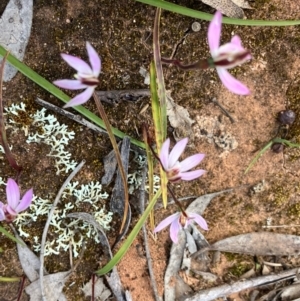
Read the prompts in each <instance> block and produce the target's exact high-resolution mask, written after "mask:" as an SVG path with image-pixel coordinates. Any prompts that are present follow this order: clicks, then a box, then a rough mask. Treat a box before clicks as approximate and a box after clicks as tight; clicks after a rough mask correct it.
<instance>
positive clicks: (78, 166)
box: [39, 160, 85, 301]
mask: <svg viewBox="0 0 300 301" xmlns="http://www.w3.org/2000/svg"><path fill="white" fill-rule="evenodd" d="M84 163H85V160H83V161H81V163H80V164H79V165H77V167H76V168H75V169H74V170H73V172H72V173H71V174H70V175H69V176H68V178H67V179H66V181H65V182H64V183H63V185H62V186H61V188H60V190H59V192H58V194H57V196H56V198H55V200H54V202H53V204H52V208H51V210H50V212H49V214H48V219H47V221H46V224H45V227H44V231H43V235H42V240H41V253H40V272H39V277H40V288H41V295H42V300H43V301H46V296H45V291H44V283H43V277H44V249H45V243H46V239H47V233H48V229H49V226H50V222H51V219H52V216H53V213H54V210H55V209H56V206H57V204H58V202H59V200H60V197H61V195H62V193H63V192H64V190H65V188H66V187H67V185H68V184H69V183H70V181H71V180H72V179H73V178H74V177H75V175H76V174H77V173H78V172H79V170H80V169H81V168H82V166H83V165H84Z"/></svg>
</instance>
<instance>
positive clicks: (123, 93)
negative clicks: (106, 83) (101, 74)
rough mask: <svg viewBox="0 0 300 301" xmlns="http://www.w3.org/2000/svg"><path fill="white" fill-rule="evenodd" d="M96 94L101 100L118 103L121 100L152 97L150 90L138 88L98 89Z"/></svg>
mask: <svg viewBox="0 0 300 301" xmlns="http://www.w3.org/2000/svg"><path fill="white" fill-rule="evenodd" d="M96 94H97V95H98V97H99V98H100V99H101V101H104V102H106V103H109V104H113V105H116V104H118V103H119V102H121V101H127V102H136V101H139V100H141V99H142V98H144V97H150V90H149V89H137V90H110V91H96Z"/></svg>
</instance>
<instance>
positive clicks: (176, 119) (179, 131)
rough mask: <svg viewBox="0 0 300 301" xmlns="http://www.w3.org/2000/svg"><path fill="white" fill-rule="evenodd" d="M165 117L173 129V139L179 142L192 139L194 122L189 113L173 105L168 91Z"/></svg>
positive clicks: (173, 102)
mask: <svg viewBox="0 0 300 301" xmlns="http://www.w3.org/2000/svg"><path fill="white" fill-rule="evenodd" d="M167 116H168V117H169V121H170V124H171V126H172V127H173V128H174V138H175V139H176V140H180V139H181V138H184V137H189V138H190V139H193V136H194V133H193V130H192V124H193V123H194V122H195V121H194V120H192V119H191V118H190V114H189V112H188V111H187V110H186V109H185V108H184V107H182V106H179V105H178V104H176V103H175V101H174V100H173V98H172V97H171V93H170V91H167Z"/></svg>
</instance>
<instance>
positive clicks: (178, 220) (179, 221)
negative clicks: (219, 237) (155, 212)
mask: <svg viewBox="0 0 300 301" xmlns="http://www.w3.org/2000/svg"><path fill="white" fill-rule="evenodd" d="M192 222H196V223H197V224H198V225H199V226H200V227H201V228H202V229H204V230H208V226H207V223H206V221H205V219H204V218H203V217H202V216H201V215H199V214H197V213H186V212H176V213H174V214H172V215H170V216H168V217H167V218H165V219H164V220H162V221H161V222H160V223H159V224H158V225H157V227H156V228H155V229H154V231H153V232H154V233H157V232H159V231H161V230H162V229H164V228H166V227H167V226H169V225H171V226H170V237H171V239H172V241H173V242H174V243H175V244H176V243H178V233H179V230H180V229H182V228H186V227H187V226H188V225H190V224H191V223H192Z"/></svg>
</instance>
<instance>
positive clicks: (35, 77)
mask: <svg viewBox="0 0 300 301" xmlns="http://www.w3.org/2000/svg"><path fill="white" fill-rule="evenodd" d="M6 53H7V50H6V49H5V48H3V47H2V46H1V45H0V56H5V54H6ZM7 61H8V62H9V63H10V64H11V65H13V66H14V67H15V68H16V69H17V70H19V71H20V72H21V73H23V74H24V75H25V76H26V77H28V78H29V79H31V80H32V81H33V82H35V83H36V84H38V85H39V86H40V87H42V88H43V89H45V90H46V91H48V92H49V93H51V94H52V95H54V96H55V97H57V98H58V99H60V100H61V101H63V102H64V103H67V102H68V101H69V100H70V99H71V98H70V97H69V96H68V95H67V94H65V93H64V92H62V91H61V90H60V89H59V88H57V87H56V86H54V85H53V84H52V83H50V82H49V81H47V80H46V79H45V78H43V77H42V76H40V75H39V74H38V73H36V72H35V71H33V70H32V69H31V68H29V67H28V66H26V65H25V64H23V63H22V62H21V61H19V60H18V59H17V58H16V57H15V56H13V55H12V54H9V55H8V57H7ZM73 109H74V110H76V111H77V112H79V113H80V114H82V115H83V116H85V117H86V118H88V119H89V120H90V121H92V122H94V123H95V124H97V125H98V126H100V127H102V128H104V129H105V125H104V122H103V120H102V119H101V118H99V117H98V116H96V115H95V114H93V113H92V112H91V111H89V110H87V109H86V108H84V107H83V106H76V107H73ZM112 131H113V133H114V135H115V136H117V137H119V138H121V139H122V138H124V137H125V136H128V135H126V134H125V133H123V132H121V131H119V130H118V129H116V128H112ZM130 140H131V143H133V144H135V145H137V146H139V147H141V148H143V149H144V148H145V145H144V143H143V142H141V141H138V140H136V139H133V138H130Z"/></svg>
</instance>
